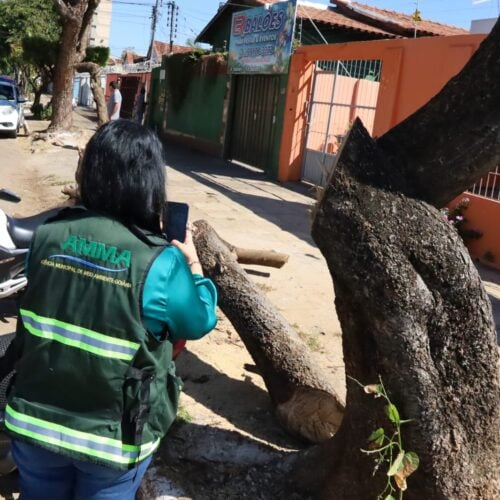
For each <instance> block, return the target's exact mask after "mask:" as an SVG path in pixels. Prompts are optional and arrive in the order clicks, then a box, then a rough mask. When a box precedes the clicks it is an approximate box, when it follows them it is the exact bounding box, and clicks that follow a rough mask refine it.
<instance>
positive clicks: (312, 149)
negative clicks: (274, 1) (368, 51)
mask: <svg viewBox="0 0 500 500" xmlns="http://www.w3.org/2000/svg"><path fill="white" fill-rule="evenodd" d="M381 69H382V65H381V61H379V60H364V61H354V60H349V61H317V62H316V67H315V71H314V80H313V87H312V93H311V99H310V101H309V105H308V112H309V115H308V124H307V133H306V144H305V153H304V163H303V166H302V178H303V179H304V180H305V181H307V182H311V183H312V184H316V185H319V186H322V185H325V183H326V180H327V178H328V174H329V173H330V171H331V169H332V168H333V165H334V163H335V159H336V156H337V152H338V150H339V148H340V145H341V143H342V140H343V138H344V136H345V134H346V133H347V131H348V130H349V128H350V126H351V124H352V123H353V121H354V120H355V118H357V117H359V118H361V120H362V121H363V123H364V125H365V127H366V128H367V130H368V131H369V132H370V133H371V132H372V131H373V125H374V121H375V112H376V108H377V99H378V91H379V86H380V75H381Z"/></svg>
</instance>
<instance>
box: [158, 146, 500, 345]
mask: <svg viewBox="0 0 500 500" xmlns="http://www.w3.org/2000/svg"><path fill="white" fill-rule="evenodd" d="M166 149H167V163H168V165H169V174H168V175H169V193H171V195H172V196H175V197H178V199H179V200H185V201H187V202H188V203H190V204H191V206H192V213H193V220H195V219H197V218H204V219H207V220H208V221H209V222H210V223H211V224H213V226H214V227H215V228H216V229H217V230H218V231H220V232H221V235H222V236H223V237H224V238H225V239H227V240H228V241H230V242H231V243H233V244H235V245H238V246H248V247H255V248H269V249H275V250H277V251H282V252H289V253H290V254H291V256H292V258H291V261H290V267H289V268H288V269H286V268H287V267H288V265H287V266H285V268H284V270H282V271H280V273H282V272H283V274H284V275H286V279H291V280H292V281H290V284H291V285H293V286H292V288H288V290H289V291H290V295H293V294H294V292H293V290H297V291H299V290H301V289H307V290H308V293H310V294H312V295H313V296H315V297H321V301H318V302H317V303H316V304H315V307H314V310H315V311H323V310H324V309H325V308H326V307H327V304H326V303H325V302H324V300H325V299H326V300H327V303H328V304H331V302H330V300H333V297H331V296H330V295H329V294H326V295H325V290H326V291H330V290H331V286H332V285H331V280H330V276H329V274H328V270H327V269H326V267H325V265H324V264H323V258H322V256H321V254H319V252H318V251H317V248H316V246H315V244H314V242H313V241H312V238H311V236H310V226H311V211H312V209H313V206H314V202H315V201H314V198H313V194H314V192H313V190H312V189H310V188H308V187H307V186H306V185H303V184H300V183H286V184H278V183H275V182H271V181H270V180H269V179H268V178H267V177H266V176H265V174H264V173H262V172H259V171H257V170H255V169H251V168H244V167H241V166H238V165H235V164H232V163H230V162H226V161H223V160H220V159H216V158H211V157H207V156H205V155H202V154H199V153H196V152H193V151H189V150H186V149H184V148H182V147H179V146H177V145H174V144H167V145H166ZM193 181H194V182H193ZM314 261H316V262H314ZM304 270H305V271H306V272H303V271H304ZM478 270H479V273H480V274H481V277H482V279H483V282H484V284H485V287H486V290H487V292H488V295H489V297H490V300H491V303H492V308H493V316H494V320H495V324H496V329H497V335H498V339H499V343H500V271H498V270H496V269H493V268H488V267H485V266H483V265H478ZM287 271H291V273H290V274H291V275H290V274H289V273H288V272H287ZM325 275H326V279H320V280H319V281H318V279H317V278H318V277H319V276H321V277H323V278H324V277H325ZM299 276H300V282H299V281H298V280H297V279H294V278H297V277H299ZM311 277H312V279H311ZM316 285H317V286H316ZM310 287H311V288H310ZM286 295H288V293H286ZM299 295H302V294H300V293H296V298H299ZM272 300H273V301H276V302H275V303H278V304H279V303H280V301H281V299H280V297H279V294H276V295H275V296H272ZM293 300H294V299H293V297H291V296H288V299H287V303H289V302H290V301H293ZM311 305H313V304H311ZM301 309H302V308H301ZM301 312H302V313H303V312H304V311H301ZM315 314H316V312H315ZM292 316H293V314H292ZM328 317H329V318H330V320H331V319H332V315H331V313H330V314H329V315H328ZM294 319H295V318H292V322H293V321H294ZM301 319H302V320H303V319H304V318H303V316H301ZM320 322H321V324H322V325H323V327H320V328H319V330H322V329H323V330H328V329H329V328H328V327H327V326H325V325H326V324H327V323H328V320H327V319H326V318H325V317H322V318H321V320H320ZM330 331H332V330H331V329H330ZM339 331H340V330H339V326H338V324H337V323H336V324H335V328H334V329H333V331H332V333H333V332H335V333H338V332H339Z"/></svg>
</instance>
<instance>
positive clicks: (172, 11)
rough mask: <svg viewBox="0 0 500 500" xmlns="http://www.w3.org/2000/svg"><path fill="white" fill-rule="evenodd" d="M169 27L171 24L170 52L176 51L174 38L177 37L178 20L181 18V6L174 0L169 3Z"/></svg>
mask: <svg viewBox="0 0 500 500" xmlns="http://www.w3.org/2000/svg"><path fill="white" fill-rule="evenodd" d="M167 9H168V18H167V27H169V26H170V54H172V52H173V51H174V40H175V38H176V37H177V22H178V19H179V6H178V5H177V4H176V3H175V0H172V1H170V2H168V3H167Z"/></svg>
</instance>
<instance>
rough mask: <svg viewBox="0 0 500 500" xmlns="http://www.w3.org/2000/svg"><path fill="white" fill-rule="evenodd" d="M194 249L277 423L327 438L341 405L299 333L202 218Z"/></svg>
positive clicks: (319, 438)
mask: <svg viewBox="0 0 500 500" xmlns="http://www.w3.org/2000/svg"><path fill="white" fill-rule="evenodd" d="M195 225H196V227H197V231H196V233H195V242H196V248H197V250H198V256H199V258H200V262H201V264H202V266H203V270H204V271H205V273H206V274H207V275H208V276H209V277H210V278H212V280H214V282H215V283H216V285H217V287H218V290H219V307H220V308H221V309H222V311H223V312H224V314H225V315H226V316H227V317H228V319H229V321H231V323H232V324H233V326H234V327H235V329H236V331H237V332H238V334H239V335H240V337H241V339H242V340H243V342H244V344H245V346H246V348H247V349H248V351H249V353H250V354H251V356H252V358H253V360H254V361H255V364H256V366H257V368H258V370H259V372H260V374H261V375H262V377H263V379H264V382H265V384H266V387H267V389H268V391H269V395H270V397H271V400H272V402H273V404H274V405H275V408H276V415H277V417H278V419H279V420H280V422H281V423H282V424H283V425H284V427H285V428H287V429H288V430H289V431H290V432H292V433H293V434H295V435H298V436H299V437H301V438H303V439H305V440H307V441H310V442H315V443H317V442H321V441H324V440H325V439H328V438H330V437H331V436H332V435H333V434H334V433H335V432H336V430H337V428H338V426H339V424H340V421H341V419H342V414H343V405H342V403H341V401H340V400H339V398H338V396H337V394H336V393H335V391H334V389H333V388H332V387H331V386H330V385H329V384H328V383H326V382H325V380H324V378H323V377H322V376H321V374H320V373H319V372H318V370H317V369H316V368H315V366H314V362H313V360H312V359H311V357H310V356H309V355H308V351H307V347H306V346H305V345H304V343H303V342H302V341H301V340H300V338H299V336H298V335H297V333H296V332H295V331H294V330H293V328H292V327H291V326H290V325H289V324H288V322H287V321H286V320H285V318H283V317H282V316H281V314H280V313H279V312H278V311H277V310H276V308H275V307H274V306H273V305H272V304H271V303H270V302H269V301H268V300H267V298H265V297H264V296H263V295H262V294H261V293H260V291H259V289H258V288H257V287H256V286H255V285H254V284H253V283H252V282H251V281H250V280H249V279H248V277H247V275H246V273H245V271H244V270H243V269H242V268H241V267H240V266H239V264H238V263H237V262H236V256H235V255H234V253H232V252H231V250H230V249H229V248H228V247H227V246H226V244H225V243H224V242H223V241H222V240H221V239H220V238H219V237H218V235H217V234H216V233H215V231H214V230H213V229H212V228H211V227H210V226H209V225H208V224H207V223H206V222H204V221H198V222H196V223H195Z"/></svg>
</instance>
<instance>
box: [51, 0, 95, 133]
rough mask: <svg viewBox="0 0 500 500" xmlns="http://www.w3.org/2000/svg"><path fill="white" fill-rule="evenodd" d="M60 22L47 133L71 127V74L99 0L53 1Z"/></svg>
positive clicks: (85, 43)
mask: <svg viewBox="0 0 500 500" xmlns="http://www.w3.org/2000/svg"><path fill="white" fill-rule="evenodd" d="M54 3H55V6H56V8H57V10H58V12H59V15H60V16H61V20H62V26H63V28H62V34H61V40H60V44H59V51H58V55H57V64H56V69H55V74H54V98H53V101H52V109H53V112H52V122H51V124H50V127H49V130H52V131H57V130H64V129H69V128H70V127H71V125H72V122H73V119H72V101H73V73H74V70H75V65H76V64H77V63H79V62H81V61H83V59H84V58H85V55H86V53H85V50H86V48H87V42H88V38H89V31H90V27H91V24H92V17H93V15H94V12H95V11H96V9H97V7H98V6H99V3H100V0H54Z"/></svg>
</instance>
